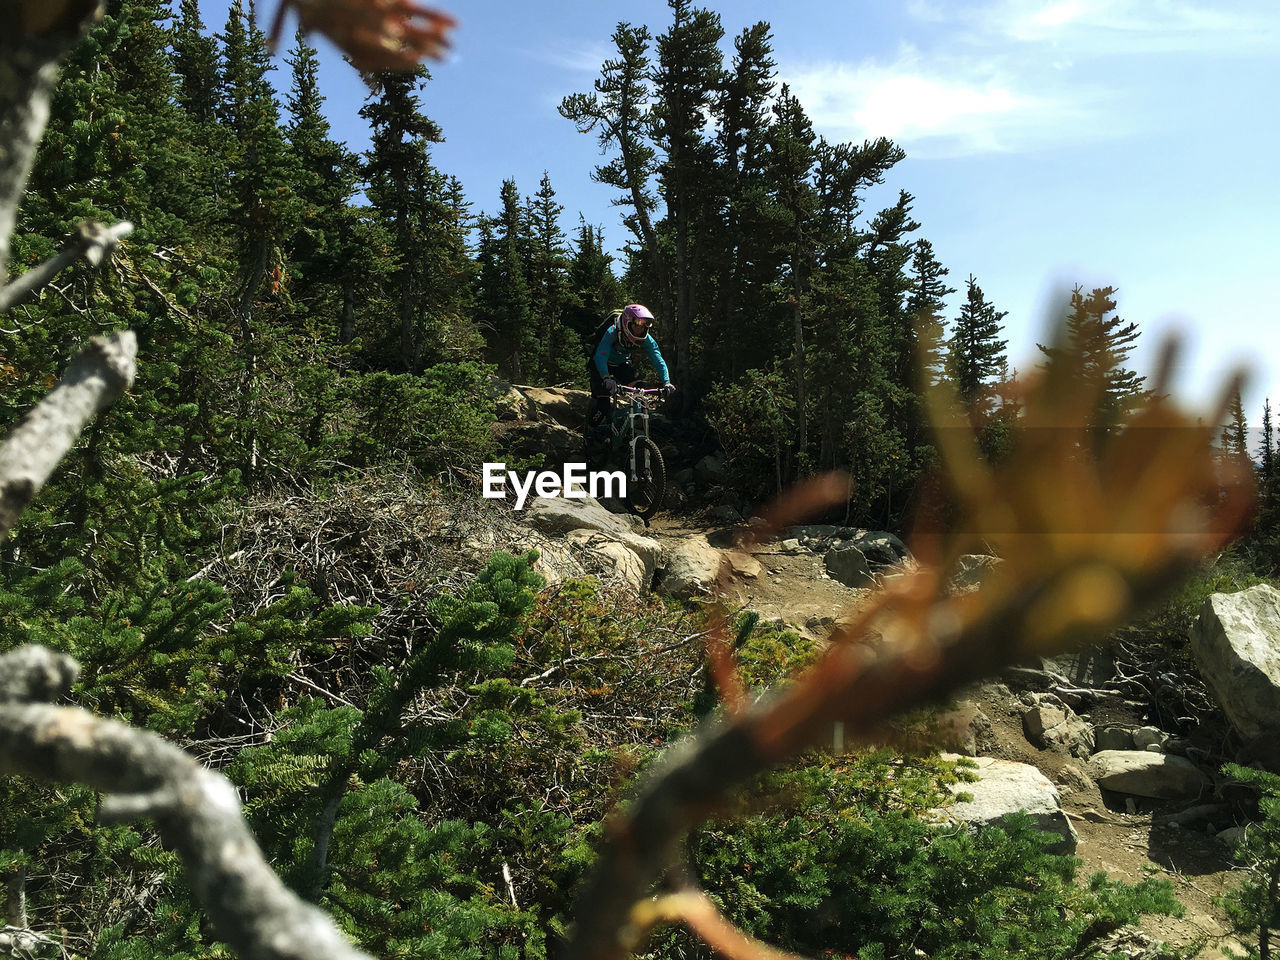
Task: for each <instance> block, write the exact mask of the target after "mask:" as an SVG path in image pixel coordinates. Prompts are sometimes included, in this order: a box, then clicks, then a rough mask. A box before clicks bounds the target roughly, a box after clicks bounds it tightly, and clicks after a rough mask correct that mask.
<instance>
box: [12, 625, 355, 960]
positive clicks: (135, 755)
mask: <svg viewBox="0 0 1280 960" xmlns="http://www.w3.org/2000/svg"><path fill="white" fill-rule="evenodd" d="M75 672H76V666H75V664H74V662H72V661H71V660H70V659H68V658H66V657H63V656H62V655H60V654H55V653H52V652H51V651H48V650H44V649H43V648H37V647H25V648H20V649H19V650H17V651H15V652H13V653H9V654H5V655H3V656H0V676H7V677H8V679H9V680H10V681H11V682H10V683H9V684H7V686H6V690H8V691H11V692H12V691H16V692H17V695H16V696H15V697H12V698H11V699H9V700H7V701H5V702H0V774H6V775H14V774H18V775H23V776H32V777H40V778H43V779H49V780H55V781H60V782H64V783H81V784H85V785H87V786H89V787H92V788H94V789H96V790H101V791H103V792H104V793H105V794H107V796H104V797H103V799H102V803H101V805H100V807H99V817H100V818H101V819H102V821H103V822H108V823H119V822H122V821H128V820H135V819H138V818H140V817H150V818H151V819H153V820H154V821H155V823H156V826H157V828H158V830H159V833H160V836H161V838H162V839H163V840H164V842H165V843H166V844H168V845H169V846H171V847H172V848H173V849H175V850H176V851H177V852H178V854H179V855H180V856H181V858H182V861H183V863H184V865H185V866H186V869H187V875H188V879H189V880H190V883H191V887H192V890H193V892H194V893H195V895H196V898H197V899H198V900H199V902H200V903H201V904H202V906H203V907H204V909H205V910H206V911H207V912H208V914H209V916H210V917H211V918H212V919H213V922H214V925H215V927H216V929H217V931H218V935H219V936H220V937H221V938H223V939H224V940H226V942H227V943H229V944H230V945H231V946H232V947H233V948H234V949H235V950H236V951H237V953H239V954H240V955H241V956H243V957H250V958H261V960H286V958H292V960H315V958H319V957H326V958H338V960H358V958H365V957H366V956H367V955H366V954H364V953H362V952H361V951H360V950H358V949H356V948H355V947H353V946H352V945H351V944H350V943H348V942H347V941H346V940H345V939H344V938H343V936H342V935H341V934H340V933H339V932H338V930H337V928H336V927H335V926H334V925H333V923H332V921H330V920H329V918H328V917H327V916H326V915H325V914H324V913H322V912H321V911H320V910H318V909H317V908H316V907H314V906H312V905H310V904H308V903H305V902H304V901H302V900H301V899H299V898H298V897H297V896H296V895H295V894H293V893H292V892H291V891H289V890H288V889H287V888H286V887H285V886H284V884H282V883H281V882H280V880H279V878H277V877H276V875H275V873H274V872H273V871H272V869H271V868H270V867H269V866H268V865H267V862H266V860H265V859H263V856H262V852H261V851H260V850H259V849H258V845H257V843H256V842H255V841H254V839H253V835H252V834H251V833H250V832H249V828H248V827H247V826H246V825H245V823H244V820H243V819H242V817H241V815H240V802H239V800H238V799H237V797H236V791H235V787H233V786H232V785H231V783H230V782H229V781H227V780H226V779H225V778H223V777H221V776H219V775H218V774H215V773H213V772H211V771H209V770H206V769H205V768H204V767H202V766H200V765H199V764H198V763H196V762H195V761H194V760H192V759H191V757H189V756H187V754H185V753H183V752H182V751H181V750H180V749H178V748H177V747H175V746H174V745H173V744H171V743H168V742H167V741H165V740H163V739H161V738H160V737H158V736H156V735H155V734H152V733H149V732H147V731H143V730H137V729H135V728H133V727H130V726H127V725H125V724H122V723H117V722H115V721H112V720H104V719H101V718H98V717H95V716H93V715H92V714H90V713H88V712H87V711H84V710H81V709H79V708H75V707H55V706H51V705H49V704H46V703H36V702H32V701H34V700H35V698H36V696H37V695H44V694H47V693H49V692H51V690H52V689H53V687H51V685H50V683H49V678H50V677H56V678H58V679H59V680H60V681H63V682H66V683H69V682H70V679H71V678H74V676H75ZM24 683H25V687H24Z"/></svg>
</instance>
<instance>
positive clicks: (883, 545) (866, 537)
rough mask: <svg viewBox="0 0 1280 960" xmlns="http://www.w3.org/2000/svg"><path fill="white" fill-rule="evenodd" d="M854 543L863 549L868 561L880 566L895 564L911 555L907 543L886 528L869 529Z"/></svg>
mask: <svg viewBox="0 0 1280 960" xmlns="http://www.w3.org/2000/svg"><path fill="white" fill-rule="evenodd" d="M853 543H854V546H856V547H857V548H858V549H859V550H861V551H862V555H863V556H864V557H866V558H867V562H868V563H872V564H876V565H879V566H884V567H889V566H893V565H894V564H897V563H901V562H902V561H903V560H905V559H907V558H908V557H910V556H911V551H910V550H908V549H907V545H906V544H905V543H903V542H902V541H901V540H900V539H898V538H897V537H896V536H894V535H893V534H892V533H888V532H887V531H884V530H871V531H867V532H865V533H864V534H863V535H862V536H860V537H858V538H857V539H856V540H854V542H853Z"/></svg>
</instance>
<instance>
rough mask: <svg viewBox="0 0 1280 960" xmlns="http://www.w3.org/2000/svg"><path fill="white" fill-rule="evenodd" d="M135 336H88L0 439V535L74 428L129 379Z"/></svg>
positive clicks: (66, 444) (73, 436)
mask: <svg viewBox="0 0 1280 960" xmlns="http://www.w3.org/2000/svg"><path fill="white" fill-rule="evenodd" d="M137 351H138V344H137V338H135V337H134V335H133V334H132V333H131V332H130V331H127V330H125V331H121V332H119V333H114V334H112V335H110V336H108V337H94V338H93V339H92V340H91V341H89V344H88V346H86V347H85V348H84V349H83V350H82V351H81V352H80V353H79V354H78V355H77V356H76V358H75V359H74V360H72V361H71V366H69V367H68V368H67V372H66V374H65V375H64V376H63V378H62V381H61V382H60V383H59V384H58V385H57V386H56V387H55V388H54V389H53V390H51V391H50V392H49V395H48V396H47V397H45V398H44V399H43V400H42V401H40V403H39V405H38V406H36V408H35V409H33V410H32V411H31V412H29V413H28V414H27V415H26V416H25V417H23V418H22V420H21V421H19V423H18V425H17V426H16V427H14V428H13V431H12V432H11V433H10V434H9V436H8V438H7V439H6V440H5V441H4V443H3V444H2V445H0V540H2V539H4V538H5V537H6V536H8V534H9V531H10V530H12V529H13V526H14V524H15V523H17V521H18V517H20V516H21V515H22V511H24V510H25V509H26V508H27V505H28V504H29V503H30V502H31V500H32V498H33V497H35V495H36V493H37V492H38V491H39V490H40V488H41V487H43V486H44V484H45V481H47V480H48V479H49V476H50V475H51V474H52V473H53V469H54V467H56V466H57V465H58V461H59V460H61V459H62V457H63V455H64V454H65V453H66V452H67V451H68V450H70V449H71V445H72V444H73V443H75V439H76V437H77V436H79V434H80V431H81V430H83V429H84V426H85V424H86V423H88V422H89V420H90V419H92V418H93V417H94V416H95V415H96V414H98V413H101V412H102V411H103V410H105V409H106V408H107V407H108V406H110V405H111V404H112V403H113V402H114V401H115V399H116V398H117V397H119V396H120V394H122V393H123V392H124V391H125V390H127V389H128V387H129V385H130V384H131V383H133V374H134V359H135V356H136V354H137Z"/></svg>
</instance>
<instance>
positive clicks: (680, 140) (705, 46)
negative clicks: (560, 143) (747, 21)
mask: <svg viewBox="0 0 1280 960" xmlns="http://www.w3.org/2000/svg"><path fill="white" fill-rule="evenodd" d="M668 6H669V7H670V8H671V11H672V14H673V22H672V24H671V26H670V27H669V28H668V29H667V31H666V32H665V33H663V34H662V35H661V36H659V37H658V40H657V55H658V56H657V64H656V67H655V69H654V74H653V79H654V93H655V101H654V107H653V135H654V139H655V141H656V142H657V143H658V144H659V146H660V147H661V148H662V150H663V153H664V154H665V156H664V158H663V161H662V163H661V165H660V166H659V168H658V174H659V179H660V183H661V190H662V195H663V198H664V199H665V200H666V203H667V216H666V218H665V222H664V228H665V229H664V230H663V231H662V232H663V233H664V234H668V233H669V234H670V236H671V241H670V243H671V247H672V248H673V250H674V261H673V263H672V267H673V270H672V281H673V283H672V287H673V289H672V294H673V297H674V302H673V304H672V306H673V307H674V315H673V319H674V321H675V323H674V330H673V331H672V333H673V337H672V341H673V342H672V347H673V348H674V349H673V353H674V360H675V363H674V372H673V375H674V376H675V377H676V379H677V380H680V381H684V382H686V383H687V382H688V380H689V376H690V372H691V369H692V364H691V357H690V344H691V341H692V337H693V322H694V318H693V312H694V291H695V289H697V287H698V286H699V281H700V274H701V272H702V265H701V263H700V260H701V258H700V257H699V255H698V250H697V249H696V245H697V241H698V237H697V236H696V234H698V233H701V232H702V231H699V229H698V228H699V224H701V223H705V221H706V214H707V212H708V211H710V210H716V209H719V208H720V207H721V206H722V203H721V202H719V200H718V198H715V197H714V196H713V193H714V191H715V188H716V186H717V182H716V178H715V177H713V175H712V173H713V167H714V143H713V141H711V140H710V139H709V138H707V136H706V135H705V134H704V132H703V131H704V128H705V127H706V115H707V113H708V112H709V111H710V109H711V107H712V104H713V103H714V101H715V99H716V96H717V93H718V91H719V89H720V87H721V86H722V85H723V74H724V68H723V63H722V57H721V54H720V48H719V43H720V40H721V39H722V38H723V37H724V29H723V28H722V27H721V25H720V17H719V15H717V14H715V13H713V12H711V11H709V10H702V9H697V8H695V7H693V6H692V4H691V2H690V0H668Z"/></svg>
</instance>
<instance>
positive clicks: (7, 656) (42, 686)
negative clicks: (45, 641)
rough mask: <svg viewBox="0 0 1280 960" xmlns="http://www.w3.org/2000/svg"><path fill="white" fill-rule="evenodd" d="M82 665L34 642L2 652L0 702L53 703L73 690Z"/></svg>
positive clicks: (0, 659) (0, 658)
mask: <svg viewBox="0 0 1280 960" xmlns="http://www.w3.org/2000/svg"><path fill="white" fill-rule="evenodd" d="M79 672H80V667H79V666H78V665H77V664H76V662H75V661H74V660H72V659H71V658H70V657H65V656H63V655H62V654H60V653H54V652H53V651H52V650H49V649H47V648H45V647H38V646H35V645H34V644H32V645H28V646H25V647H18V648H17V649H16V650H10V651H9V652H8V653H4V654H0V703H5V702H8V701H15V700H16V701H23V700H37V701H40V702H43V703H49V702H52V701H54V700H57V699H58V698H59V697H61V696H63V695H64V694H66V693H67V691H69V690H70V689H71V684H73V683H75V679H76V676H77V675H78V674H79Z"/></svg>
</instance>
